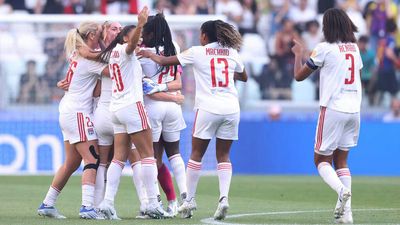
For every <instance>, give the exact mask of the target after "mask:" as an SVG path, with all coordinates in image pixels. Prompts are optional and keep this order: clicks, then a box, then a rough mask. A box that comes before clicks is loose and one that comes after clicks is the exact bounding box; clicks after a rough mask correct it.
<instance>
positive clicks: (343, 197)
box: [334, 187, 351, 219]
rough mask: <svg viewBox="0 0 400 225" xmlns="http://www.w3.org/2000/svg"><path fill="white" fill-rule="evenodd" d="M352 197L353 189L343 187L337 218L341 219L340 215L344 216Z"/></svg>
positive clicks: (337, 208)
mask: <svg viewBox="0 0 400 225" xmlns="http://www.w3.org/2000/svg"><path fill="white" fill-rule="evenodd" d="M350 197H351V191H350V190H349V189H347V188H345V187H344V188H342V190H341V191H340V194H339V205H338V207H336V209H335V213H334V214H335V219H339V218H340V217H342V216H343V214H344V209H345V206H346V203H347V201H348V200H349V199H350Z"/></svg>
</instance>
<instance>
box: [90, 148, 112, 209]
mask: <svg viewBox="0 0 400 225" xmlns="http://www.w3.org/2000/svg"><path fill="white" fill-rule="evenodd" d="M112 148H113V146H112V145H109V146H102V145H99V157H100V164H99V168H98V169H97V174H96V185H95V193H94V206H95V207H96V208H98V206H99V204H100V203H101V201H103V198H104V191H105V182H106V175H107V166H108V165H109V163H110V161H109V155H110V152H111V151H112Z"/></svg>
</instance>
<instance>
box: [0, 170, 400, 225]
mask: <svg viewBox="0 0 400 225" xmlns="http://www.w3.org/2000/svg"><path fill="white" fill-rule="evenodd" d="M51 179H52V177H51V176H1V177H0V203H1V204H0V224H1V225H3V224H4V225H12V224H29V225H34V224H41V225H42V224H55V225H58V224H60V225H61V224H96V225H97V224H117V225H123V224H206V223H207V222H208V223H210V222H213V220H211V219H208V220H207V218H210V217H212V215H213V214H214V211H215V209H216V206H217V200H218V179H217V177H215V176H205V177H202V178H201V179H200V183H199V187H198V194H197V206H198V210H197V211H195V215H194V217H193V218H192V219H181V218H174V219H168V220H138V219H135V218H134V217H135V215H136V214H137V211H138V209H139V203H138V200H137V198H136V192H135V190H134V187H133V185H132V183H131V179H130V177H123V178H122V180H121V184H120V191H119V192H118V195H117V198H116V209H117V212H118V215H119V216H120V217H121V218H122V219H123V220H122V221H85V220H80V219H79V218H78V210H79V207H80V203H81V188H80V176H73V177H72V178H71V179H70V181H69V182H68V184H67V186H66V187H65V188H64V190H63V192H62V194H61V195H60V197H59V199H58V203H57V208H58V209H59V210H60V212H61V213H63V214H64V215H65V216H67V218H68V219H66V220H54V219H50V218H42V217H39V216H38V215H37V213H36V209H37V207H38V206H39V204H40V203H41V201H42V200H43V197H44V195H45V194H46V192H47V190H48V186H49V184H50V182H51ZM229 202H230V209H229V215H230V216H233V217H231V218H229V217H228V218H227V219H226V220H224V221H223V222H224V223H229V224H330V223H332V221H333V207H334V205H335V202H336V194H335V193H334V192H333V191H332V190H331V189H330V188H329V187H328V186H327V185H326V184H325V183H323V181H322V180H321V179H320V178H319V177H317V176H234V177H233V178H232V185H231V191H230V199H229ZM352 202H353V210H354V211H353V217H354V222H355V223H357V224H400V178H399V177H357V176H356V177H353V198H352ZM257 213H258V214H257ZM243 214H248V215H243ZM211 224H212V223H211ZM214 224H215V223H214Z"/></svg>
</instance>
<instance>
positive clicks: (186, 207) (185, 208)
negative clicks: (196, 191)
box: [178, 198, 197, 219]
mask: <svg viewBox="0 0 400 225" xmlns="http://www.w3.org/2000/svg"><path fill="white" fill-rule="evenodd" d="M196 209H197V204H196V200H195V199H194V198H191V199H185V201H183V203H182V205H181V206H179V207H178V213H180V214H181V217H182V218H185V219H188V218H192V216H193V211H194V210H196Z"/></svg>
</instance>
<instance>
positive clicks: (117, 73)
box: [110, 63, 124, 92]
mask: <svg viewBox="0 0 400 225" xmlns="http://www.w3.org/2000/svg"><path fill="white" fill-rule="evenodd" d="M110 67H111V70H112V75H113V80H115V83H116V84H117V85H116V86H117V90H118V91H119V92H121V91H123V90H124V83H122V76H121V69H120V68H119V65H118V64H117V63H114V64H112V65H110ZM114 92H115V91H114Z"/></svg>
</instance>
